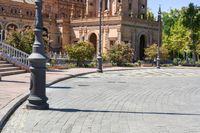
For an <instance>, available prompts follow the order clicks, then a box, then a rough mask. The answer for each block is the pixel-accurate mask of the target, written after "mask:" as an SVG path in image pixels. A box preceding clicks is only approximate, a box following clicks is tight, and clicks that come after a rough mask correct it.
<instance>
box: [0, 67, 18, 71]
mask: <svg viewBox="0 0 200 133" xmlns="http://www.w3.org/2000/svg"><path fill="white" fill-rule="evenodd" d="M19 69H20V67H0V72H2V71H12V70H19Z"/></svg>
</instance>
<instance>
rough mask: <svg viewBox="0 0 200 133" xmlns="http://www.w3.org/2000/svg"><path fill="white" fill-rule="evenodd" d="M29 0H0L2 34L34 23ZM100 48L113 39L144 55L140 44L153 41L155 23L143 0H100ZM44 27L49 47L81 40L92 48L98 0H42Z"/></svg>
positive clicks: (96, 32)
mask: <svg viewBox="0 0 200 133" xmlns="http://www.w3.org/2000/svg"><path fill="white" fill-rule="evenodd" d="M31 1H32V0H6V1H5V0H0V29H1V30H2V31H3V32H2V33H3V34H4V38H6V33H7V32H8V31H9V30H11V29H20V30H23V29H25V28H27V27H32V28H33V27H34V15H35V11H34V4H32V2H31ZM102 1H103V11H102V16H103V18H102V51H103V52H106V51H107V50H108V49H109V48H110V47H111V46H112V45H115V43H117V42H121V41H123V42H125V43H127V44H129V45H130V46H131V47H133V48H134V49H135V59H143V58H144V48H145V47H147V46H149V45H151V44H152V43H157V40H158V23H157V22H155V21H149V20H147V16H146V14H147V0H139V1H138V0H102ZM43 16H44V31H45V32H46V33H47V34H48V38H49V46H50V48H51V50H52V51H61V50H62V49H63V48H64V46H65V45H69V44H72V43H74V42H77V41H80V40H84V41H89V42H91V43H92V44H93V45H94V47H95V48H96V51H97V49H98V42H99V41H98V40H99V2H98V0H48V1H47V0H46V1H44V3H43Z"/></svg>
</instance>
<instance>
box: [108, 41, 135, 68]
mask: <svg viewBox="0 0 200 133" xmlns="http://www.w3.org/2000/svg"><path fill="white" fill-rule="evenodd" d="M133 53H134V49H133V48H130V47H129V46H128V45H127V44H125V43H120V44H116V45H113V46H112V47H111V48H110V50H109V51H108V57H109V59H110V61H111V62H112V63H115V64H117V66H122V65H124V64H125V63H129V62H132V59H133Z"/></svg>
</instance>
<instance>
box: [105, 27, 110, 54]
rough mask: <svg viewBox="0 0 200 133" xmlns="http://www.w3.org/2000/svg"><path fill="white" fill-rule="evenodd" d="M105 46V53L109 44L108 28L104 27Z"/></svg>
mask: <svg viewBox="0 0 200 133" xmlns="http://www.w3.org/2000/svg"><path fill="white" fill-rule="evenodd" d="M104 33H105V45H104V51H105V52H107V50H108V49H110V42H109V26H106V28H105V30H104Z"/></svg>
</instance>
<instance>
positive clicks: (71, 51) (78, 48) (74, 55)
mask: <svg viewBox="0 0 200 133" xmlns="http://www.w3.org/2000/svg"><path fill="white" fill-rule="evenodd" d="M66 52H67V54H68V55H69V57H70V59H74V60H76V61H77V66H82V65H83V64H84V61H85V60H92V58H93V56H94V53H95V48H94V46H93V45H92V44H91V43H89V42H78V43H75V44H72V45H70V46H67V47H66Z"/></svg>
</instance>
